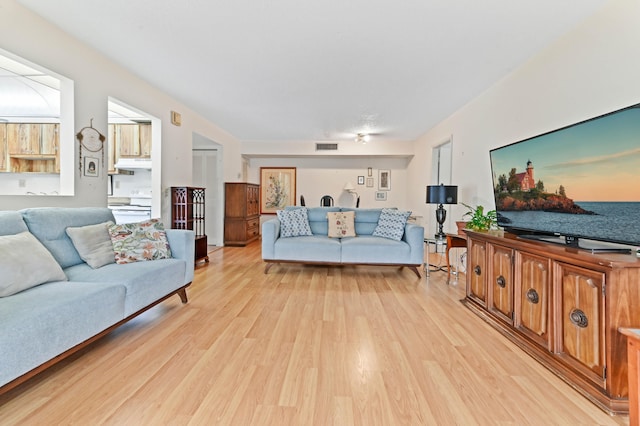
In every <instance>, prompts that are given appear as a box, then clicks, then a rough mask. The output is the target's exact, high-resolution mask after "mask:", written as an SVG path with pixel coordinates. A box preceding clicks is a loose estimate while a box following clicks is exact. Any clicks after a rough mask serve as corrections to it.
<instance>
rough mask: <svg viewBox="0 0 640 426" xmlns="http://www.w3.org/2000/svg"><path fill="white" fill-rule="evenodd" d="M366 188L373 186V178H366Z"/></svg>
mask: <svg viewBox="0 0 640 426" xmlns="http://www.w3.org/2000/svg"><path fill="white" fill-rule="evenodd" d="M367 188H373V178H367Z"/></svg>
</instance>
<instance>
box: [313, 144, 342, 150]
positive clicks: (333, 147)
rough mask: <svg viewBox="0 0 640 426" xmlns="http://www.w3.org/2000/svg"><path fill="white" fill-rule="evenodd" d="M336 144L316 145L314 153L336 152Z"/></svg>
mask: <svg viewBox="0 0 640 426" xmlns="http://www.w3.org/2000/svg"><path fill="white" fill-rule="evenodd" d="M337 150H338V144H337V143H317V144H316V151H337Z"/></svg>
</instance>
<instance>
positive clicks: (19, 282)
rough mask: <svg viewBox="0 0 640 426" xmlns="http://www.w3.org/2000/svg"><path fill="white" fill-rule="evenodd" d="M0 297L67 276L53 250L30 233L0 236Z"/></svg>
mask: <svg viewBox="0 0 640 426" xmlns="http://www.w3.org/2000/svg"><path fill="white" fill-rule="evenodd" d="M0 271H2V278H1V279H0V297H5V296H11V295H12V294H15V293H18V292H21V291H22V290H26V289H28V288H31V287H35V286H37V285H40V284H44V283H46V282H50V281H67V276H66V275H65V274H64V272H63V271H62V268H61V267H60V265H59V264H58V262H56V260H55V259H54V258H53V255H52V254H51V252H49V250H47V249H46V248H45V246H43V245H42V243H41V242H40V241H38V239H37V238H36V237H34V236H33V235H32V234H31V233H30V232H26V231H25V232H21V233H19V234H14V235H3V236H0Z"/></svg>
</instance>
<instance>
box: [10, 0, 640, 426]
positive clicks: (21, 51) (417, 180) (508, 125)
mask: <svg viewBox="0 0 640 426" xmlns="http://www.w3.org/2000/svg"><path fill="white" fill-rule="evenodd" d="M0 11H2V13H1V14H0V39H2V49H3V50H6V51H8V52H11V53H13V54H15V55H18V56H20V57H22V58H25V59H27V60H29V61H31V62H33V63H37V64H39V65H41V66H43V67H46V68H47V69H51V70H55V71H56V72H58V73H59V74H61V75H64V76H66V77H68V78H70V79H72V80H73V81H74V85H75V98H74V99H75V112H74V129H75V130H76V131H77V130H79V129H81V128H83V127H85V126H89V125H90V122H91V123H92V126H94V127H95V128H97V129H99V130H101V132H102V133H103V134H104V133H105V132H106V129H107V120H108V118H107V108H108V107H107V105H108V102H107V101H108V98H109V97H113V98H116V99H119V100H122V101H125V102H126V103H127V104H129V105H134V106H135V107H136V108H138V109H140V110H143V111H145V112H148V113H149V114H150V115H152V116H154V117H158V118H160V119H161V120H162V135H163V136H162V137H163V145H162V152H161V159H160V162H161V165H162V177H161V183H160V185H161V191H160V194H158V195H157V196H158V197H160V201H161V204H162V218H163V219H164V220H165V221H166V222H168V221H169V217H170V211H169V207H168V206H169V199H168V194H166V193H165V190H166V189H167V188H168V187H170V186H180V185H190V184H191V182H192V167H191V158H192V149H191V148H192V146H191V143H189V141H192V140H193V134H194V133H197V134H199V135H203V136H204V137H206V138H207V139H210V140H213V141H215V142H216V143H217V144H219V145H220V146H221V147H222V151H223V152H224V162H223V176H224V181H229V182H234V181H240V180H242V179H243V178H246V179H248V180H250V181H253V182H255V183H259V175H260V167H263V166H295V167H298V173H299V176H300V179H299V182H300V185H299V186H298V195H305V196H307V202H308V204H309V205H317V204H319V197H318V194H323V195H324V194H325V193H329V194H333V197H334V198H336V199H338V198H340V197H342V200H343V201H342V202H343V203H345V204H346V203H353V202H354V201H352V200H353V199H352V198H351V197H350V196H349V195H348V193H346V192H344V191H343V188H344V185H345V184H346V183H347V181H348V180H347V179H346V177H348V176H351V178H350V179H349V180H353V184H354V185H356V191H358V192H361V191H359V190H360V187H359V186H358V183H357V181H356V180H357V177H358V176H364V177H365V179H366V178H367V177H368V168H369V167H371V168H372V169H373V171H374V173H377V170H381V169H388V170H390V171H391V177H392V187H391V191H390V193H389V199H388V200H387V201H386V202H385V201H376V200H375V195H374V194H373V193H374V192H375V191H374V190H371V189H367V186H366V183H365V185H363V187H362V190H363V191H362V193H363V194H364V193H366V194H367V197H368V198H367V199H366V200H365V199H364V198H363V203H366V204H365V205H366V206H367V207H378V206H397V207H402V208H405V209H408V210H411V211H412V212H413V214H415V215H417V216H420V217H422V218H423V220H424V222H425V226H427V227H431V228H430V229H433V227H434V223H433V222H434V221H433V217H434V212H433V209H432V206H430V205H428V204H426V203H425V186H427V185H429V184H431V183H433V182H432V170H431V167H430V165H431V164H432V151H433V148H434V147H437V146H439V145H440V144H442V143H443V142H445V141H449V140H451V141H452V142H453V144H452V146H453V151H452V176H451V183H452V184H455V185H457V186H458V188H459V194H458V199H459V200H462V201H464V202H466V203H468V204H473V205H477V204H482V205H485V206H492V205H493V204H494V200H493V187H492V180H491V168H490V163H489V155H488V151H489V150H490V149H493V148H496V147H499V146H503V145H506V144H509V143H512V142H515V141H519V140H523V139H525V138H528V137H532V136H535V135H538V134H542V133H545V132H548V131H551V130H554V129H558V128H561V127H564V126H567V125H570V124H573V123H577V122H580V121H583V120H586V119H589V118H592V117H596V116H599V115H602V114H605V113H608V112H611V111H615V110H617V109H620V108H623V107H627V106H630V105H634V104H637V103H638V102H640V87H639V86H638V84H637V76H638V75H640V56H639V55H637V54H636V53H637V51H638V49H637V46H638V42H639V40H640V28H639V27H638V25H637V22H638V18H640V5H638V2H636V1H633V0H625V1H612V2H608V3H607V4H606V5H605V6H604V7H603V8H602V9H601V10H599V11H598V12H597V13H596V14H594V15H593V16H590V17H589V18H588V19H586V20H585V21H583V22H581V23H580V24H579V25H578V26H576V27H575V28H571V29H567V31H568V32H567V33H566V34H564V35H562V36H561V37H560V38H559V39H557V40H556V41H555V42H553V43H552V44H551V45H549V46H548V47H547V48H545V49H544V50H542V51H541V52H539V53H538V54H536V55H535V56H533V57H531V58H523V65H521V66H519V67H517V68H516V69H513V70H508V71H509V72H505V77H504V78H503V79H501V80H500V81H498V82H497V83H496V84H494V85H493V86H491V87H490V88H487V89H486V90H485V91H482V92H479V93H477V94H476V96H474V97H473V98H472V100H471V101H470V102H468V103H466V104H465V105H464V106H462V107H461V108H459V109H457V110H455V111H454V112H453V113H451V114H450V115H448V116H445V117H442V119H441V120H440V121H439V122H438V123H437V125H435V126H433V127H432V128H430V129H429V130H428V131H427V132H426V133H424V134H423V135H421V136H420V137H419V138H417V139H416V140H415V141H410V142H403V143H397V142H396V143H394V142H387V143H383V144H381V145H380V146H375V145H372V144H368V145H367V146H366V147H362V146H359V147H356V148H354V149H356V151H354V152H351V153H349V154H348V155H347V156H345V158H343V159H340V160H339V161H337V163H338V164H339V166H340V167H339V169H338V170H339V173H338V174H337V175H335V173H334V167H333V166H332V164H331V161H332V160H327V159H325V158H321V157H320V156H318V155H317V154H315V153H314V152H313V151H314V150H313V147H312V145H311V144H309V146H307V147H306V148H305V149H306V152H304V153H302V154H300V157H301V158H302V157H304V158H305V159H304V160H300V161H297V160H295V159H294V158H292V157H291V155H290V153H291V152H294V148H293V146H292V144H294V142H282V143H270V144H258V143H257V142H256V143H252V142H247V141H241V140H239V139H238V138H236V137H235V136H233V135H232V134H230V133H229V132H227V131H226V130H225V129H223V128H221V127H219V126H218V125H217V124H216V123H214V122H212V121H210V120H209V119H207V118H205V117H204V116H202V115H201V114H199V113H198V112H197V111H196V110H195V109H193V108H191V107H189V105H187V104H185V103H183V102H180V101H178V100H177V99H175V98H173V97H172V96H170V95H168V94H167V93H164V92H162V91H160V90H158V89H157V88H155V87H154V84H153V83H152V82H149V81H145V80H142V79H141V78H139V77H138V76H136V75H134V74H133V73H131V72H129V71H127V70H126V69H124V68H122V67H121V66H119V65H117V64H116V63H115V62H112V61H111V60H109V59H108V58H106V57H105V56H103V55H102V54H100V53H98V52H97V51H95V50H93V49H91V48H89V47H88V46H87V45H86V44H84V43H83V42H82V41H80V40H77V39H74V38H72V37H71V36H69V35H68V34H67V33H65V32H63V31H62V30H61V29H59V28H58V27H55V26H54V25H53V24H51V23H50V22H48V21H47V20H45V19H43V18H42V17H40V16H38V15H36V14H35V13H34V12H32V11H30V10H29V9H27V8H26V7H24V6H23V5H22V4H21V3H20V2H17V1H14V0H0ZM100 25H106V24H104V23H97V26H96V29H97V30H99V28H100ZM34 31H35V32H36V34H37V38H36V37H34ZM525 59H526V61H525ZM470 66H472V64H470ZM434 102H437V100H434ZM171 111H178V112H179V113H180V114H181V116H182V125H181V126H176V125H172V124H170V123H171ZM76 145H77V144H76ZM398 146H400V148H399V149H398ZM372 150H375V153H374V154H373V155H372V153H371V152H372ZM356 156H358V157H360V158H358V159H355V158H353V157H356ZM367 157H369V158H367ZM398 157H400V158H398ZM74 170H75V172H74V184H73V191H74V194H73V195H67V196H39V195H34V196H17V195H8V196H7V195H0V210H17V209H22V208H29V207H43V206H51V207H85V206H95V207H104V206H106V203H107V194H106V191H103V190H102V189H103V188H106V183H107V182H106V179H107V177H106V176H99V177H96V178H85V177H84V176H82V173H81V171H80V170H78V169H77V167H75V169H74ZM328 170H331V171H332V173H331V176H330V177H329V178H328V179H327V180H326V182H323V183H322V185H319V184H318V182H317V176H318V174H321V173H323V172H325V171H328ZM375 177H376V179H377V175H375ZM365 182H366V181H365ZM318 186H320V188H318ZM376 187H377V182H376ZM374 189H375V188H374ZM366 191H371V192H366ZM360 195H361V196H362V194H360ZM464 211H465V210H464V208H463V207H462V206H461V205H455V206H452V207H451V208H450V211H449V216H448V219H447V222H446V226H447V230H449V231H452V230H453V229H454V221H455V220H457V219H458V218H460V217H461V216H462V214H463V212H464ZM221 220H222V219H221ZM429 232H430V233H432V232H431V231H429ZM239 251H240V249H235V250H234V251H233V252H230V254H229V255H228V257H229V258H230V260H229V261H230V262H232V263H230V264H229V265H230V266H229V268H231V269H234V270H235V269H240V267H238V266H237V264H241V262H242V255H238V254H236V253H238V252H239ZM224 261H225V262H226V261H227V259H225V260H224ZM216 262H222V259H221V258H214V260H213V261H212V263H216ZM203 269H204V268H201V267H200V270H199V274H200V275H198V276H199V277H200V279H205V278H206V279H213V277H212V276H211V274H210V273H209V272H206V271H204V270H203ZM296 271H297V269H296ZM236 273H237V274H238V276H240V277H242V272H241V271H236ZM405 273H406V272H405ZM388 279H390V280H392V281H393V282H394V283H398V284H399V282H398V280H397V279H395V278H392V277H388ZM399 285H400V284H399ZM231 291H232V290H231ZM199 294H202V290H201V289H198V290H195V291H194V295H193V296H190V298H191V300H193V299H194V298H196V297H197V296H198V295H199ZM206 297H207V298H208V299H207V300H209V301H211V302H213V300H214V299H213V298H212V297H211V296H206ZM178 309H179V307H178V306H177V303H176V305H173V304H171V305H169V306H168V307H167V308H166V309H163V310H162V312H163V313H166V314H169V315H173V314H174V312H175V311H176V310H178ZM434 309H436V307H434ZM157 315H158V316H160V314H159V313H158V314H157ZM185 321H186V320H185ZM135 328H136V325H135V324H133V325H131V326H130V329H135ZM113 338H114V339H121V338H122V337H121V335H117V336H114V337H113ZM101 345H102V344H101ZM130 345H132V346H134V345H135V343H130ZM91 356H92V355H91V352H87V353H85V354H84V357H91ZM80 359H81V358H77V359H76V360H80ZM128 368H129V369H130V370H131V371H133V370H134V368H133V367H131V366H129V367H128ZM307 379H308V380H311V379H309V378H307ZM115 387H116V386H114V388H115ZM185 398H186V397H185ZM70 403H72V402H70ZM578 404H579V405H580V403H578ZM585 404H589V403H588V402H586V401H585ZM0 412H2V407H1V406H0ZM485 420H486V419H485ZM616 421H619V420H616Z"/></svg>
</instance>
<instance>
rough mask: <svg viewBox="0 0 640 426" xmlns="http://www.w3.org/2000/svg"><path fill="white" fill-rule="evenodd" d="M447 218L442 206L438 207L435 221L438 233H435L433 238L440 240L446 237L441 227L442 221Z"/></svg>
mask: <svg viewBox="0 0 640 426" xmlns="http://www.w3.org/2000/svg"><path fill="white" fill-rule="evenodd" d="M446 218H447V211H446V210H445V209H444V207H443V206H442V204H439V205H438V208H437V209H436V221H437V222H438V232H436V234H435V237H436V238H437V239H439V240H442V239H444V238H445V237H446V235H445V234H444V231H443V230H442V226H443V224H444V220H445V219H446Z"/></svg>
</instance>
